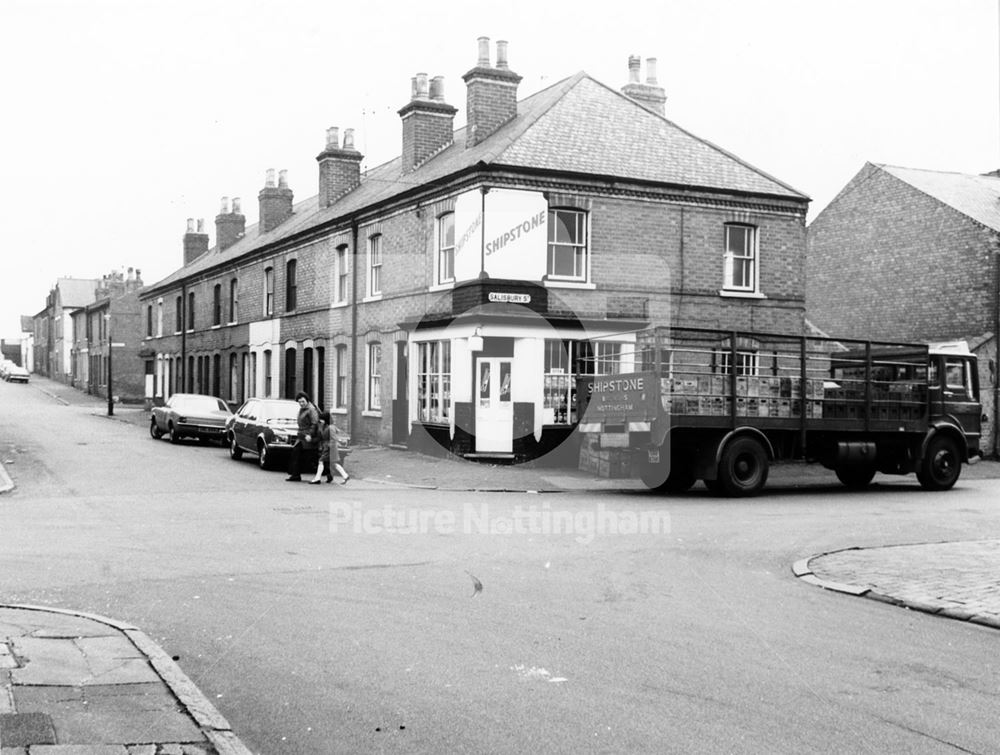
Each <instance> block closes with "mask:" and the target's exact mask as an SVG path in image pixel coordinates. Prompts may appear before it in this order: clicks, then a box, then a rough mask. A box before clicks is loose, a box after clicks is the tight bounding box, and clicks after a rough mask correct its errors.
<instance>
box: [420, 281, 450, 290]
mask: <svg viewBox="0 0 1000 755" xmlns="http://www.w3.org/2000/svg"><path fill="white" fill-rule="evenodd" d="M453 288H455V281H448V282H447V283H435V284H434V285H433V286H431V287H430V288H429V289H427V290H428V291H430V292H431V293H434V292H436V291H451V290H452V289H453Z"/></svg>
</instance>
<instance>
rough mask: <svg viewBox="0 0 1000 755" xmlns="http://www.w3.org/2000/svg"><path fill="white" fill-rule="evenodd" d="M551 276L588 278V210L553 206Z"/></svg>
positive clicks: (549, 273)
mask: <svg viewBox="0 0 1000 755" xmlns="http://www.w3.org/2000/svg"><path fill="white" fill-rule="evenodd" d="M546 272H547V274H548V277H549V278H550V279H555V280H566V281H586V280H587V213H585V212H582V211H580V210H558V209H557V210H549V247H548V264H547V270H546Z"/></svg>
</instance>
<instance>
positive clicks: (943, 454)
mask: <svg viewBox="0 0 1000 755" xmlns="http://www.w3.org/2000/svg"><path fill="white" fill-rule="evenodd" d="M961 472H962V457H961V455H960V453H959V450H958V444H957V443H956V442H955V441H954V439H953V438H950V437H948V436H947V435H935V436H934V437H933V438H931V441H930V443H928V444H927V453H926V454H924V458H923V459H922V460H921V462H920V468H919V469H918V470H917V479H918V480H919V481H920V485H921V486H922V487H923V488H924V490H948V489H949V488H950V487H951V486H952V485H954V484H955V483H956V482H958V476H959V474H961Z"/></svg>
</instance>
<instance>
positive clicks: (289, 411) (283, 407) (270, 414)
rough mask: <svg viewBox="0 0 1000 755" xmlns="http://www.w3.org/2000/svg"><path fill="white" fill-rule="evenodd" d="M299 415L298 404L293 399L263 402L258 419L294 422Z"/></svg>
mask: <svg viewBox="0 0 1000 755" xmlns="http://www.w3.org/2000/svg"><path fill="white" fill-rule="evenodd" d="M298 416H299V405H298V403H297V402H295V401H289V402H287V403H285V402H281V403H274V404H264V405H263V406H262V407H261V410H260V412H259V414H258V417H259V419H272V420H288V421H289V422H295V421H296V420H297V419H298Z"/></svg>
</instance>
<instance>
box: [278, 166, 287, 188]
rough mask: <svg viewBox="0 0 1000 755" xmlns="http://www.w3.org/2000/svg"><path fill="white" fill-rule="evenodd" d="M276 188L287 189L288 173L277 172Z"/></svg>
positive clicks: (283, 171)
mask: <svg viewBox="0 0 1000 755" xmlns="http://www.w3.org/2000/svg"><path fill="white" fill-rule="evenodd" d="M278 188H279V189H287V188H288V171H287V170H279V171H278Z"/></svg>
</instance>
